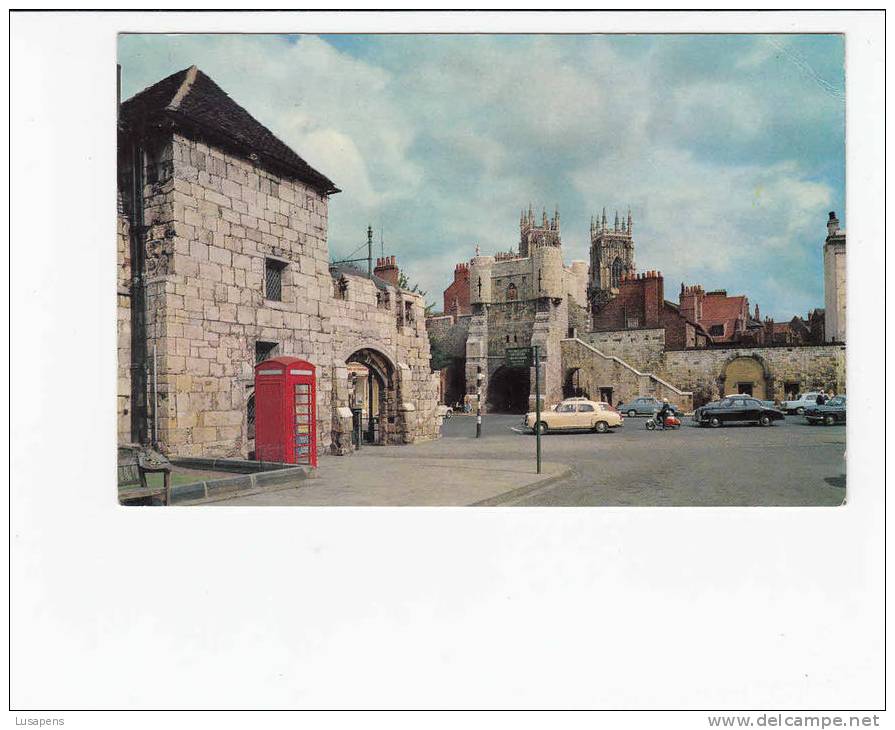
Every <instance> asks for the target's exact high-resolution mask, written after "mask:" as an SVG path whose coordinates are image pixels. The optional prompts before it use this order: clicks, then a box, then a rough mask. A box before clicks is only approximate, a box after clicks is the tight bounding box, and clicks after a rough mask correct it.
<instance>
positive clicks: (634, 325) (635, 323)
mask: <svg viewBox="0 0 895 730" xmlns="http://www.w3.org/2000/svg"><path fill="white" fill-rule="evenodd" d="M625 327H626V328H627V329H629V330H636V329H638V328H639V327H640V318H639V317H628V318H627V320H626V321H625Z"/></svg>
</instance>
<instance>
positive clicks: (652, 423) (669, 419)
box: [645, 411, 681, 431]
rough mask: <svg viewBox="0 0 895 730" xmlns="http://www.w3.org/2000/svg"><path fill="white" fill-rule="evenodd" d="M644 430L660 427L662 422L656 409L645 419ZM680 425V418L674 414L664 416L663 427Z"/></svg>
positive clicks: (669, 427)
mask: <svg viewBox="0 0 895 730" xmlns="http://www.w3.org/2000/svg"><path fill="white" fill-rule="evenodd" d="M645 425H646V430H647V431H655V430H656V429H657V428H661V427H662V424H661V423H660V422H659V412H658V411H656V412H655V413H654V414H653V416H652V418H649V419H647V421H646V424H645ZM680 427H681V419H680V418H678V417H677V416H675V415H674V414H673V413H669V414H668V415H667V416H665V429H666V430H668V429H672V428H680Z"/></svg>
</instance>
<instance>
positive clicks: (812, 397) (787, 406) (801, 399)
mask: <svg viewBox="0 0 895 730" xmlns="http://www.w3.org/2000/svg"><path fill="white" fill-rule="evenodd" d="M817 396H818V392H817V391H814V392H811V393H802V394H801V395H799V396H797V397H796V399H795V400H785V401H783V402H782V403H781V404H780V410H781V411H783V412H784V413H798V414H799V415H800V416H802V415H804V414H805V409H806V408H808V407H809V406H816V405H817Z"/></svg>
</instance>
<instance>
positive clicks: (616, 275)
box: [588, 208, 637, 311]
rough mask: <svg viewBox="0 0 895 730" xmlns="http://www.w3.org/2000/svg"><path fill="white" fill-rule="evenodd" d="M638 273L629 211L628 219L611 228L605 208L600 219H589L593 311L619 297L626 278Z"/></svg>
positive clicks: (617, 216)
mask: <svg viewBox="0 0 895 730" xmlns="http://www.w3.org/2000/svg"><path fill="white" fill-rule="evenodd" d="M636 271H637V268H636V266H635V264H634V219H633V217H632V215H631V209H630V208H628V217H627V220H626V219H625V218H621V219H620V218H619V215H618V211H616V212H615V221H614V222H613V224H612V226H611V227H610V226H609V224H608V222H607V220H606V208H603V215H602V216H601V217H599V218H597V217H595V216H591V219H590V280H589V282H588V299H589V301H590V305H591V309H592V310H593V311H597V310H598V309H599V308H600V307H602V306H603V305H604V304H605V303H606V302H608V301H609V300H610V299H612V298H613V297H614V296H615V295H616V294H618V289H619V284H620V283H621V281H622V280H623V279H624V278H625V277H629V276H631V275H633V274H634V273H635V272H636Z"/></svg>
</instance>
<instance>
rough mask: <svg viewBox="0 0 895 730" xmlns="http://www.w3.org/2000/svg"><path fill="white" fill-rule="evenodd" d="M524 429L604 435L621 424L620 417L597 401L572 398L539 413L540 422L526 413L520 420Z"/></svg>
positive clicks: (533, 415) (542, 431)
mask: <svg viewBox="0 0 895 730" xmlns="http://www.w3.org/2000/svg"><path fill="white" fill-rule="evenodd" d="M522 425H523V426H524V427H525V428H526V429H531V430H532V431H535V430H537V431H539V432H540V433H542V434H544V433H547V432H548V431H573V430H584V429H586V430H590V431H596V432H597V433H606V432H607V431H608V430H609V429H611V428H618V427H619V426H621V425H623V424H622V417H621V416H620V415H619V414H618V413H616V412H615V411H612V410H609V409H608V408H605V407H604V406H603V404H602V403H599V402H598V401H591V400H584V399H581V398H574V399H571V400H568V401H563V402H562V403H559V404H558V405H556V406H555V407H554V408H553V409H552V410H547V411H541V420H540V421H537V415H536V414H535V413H527V414H526V415H525V417H524V418H523V420H522Z"/></svg>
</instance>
